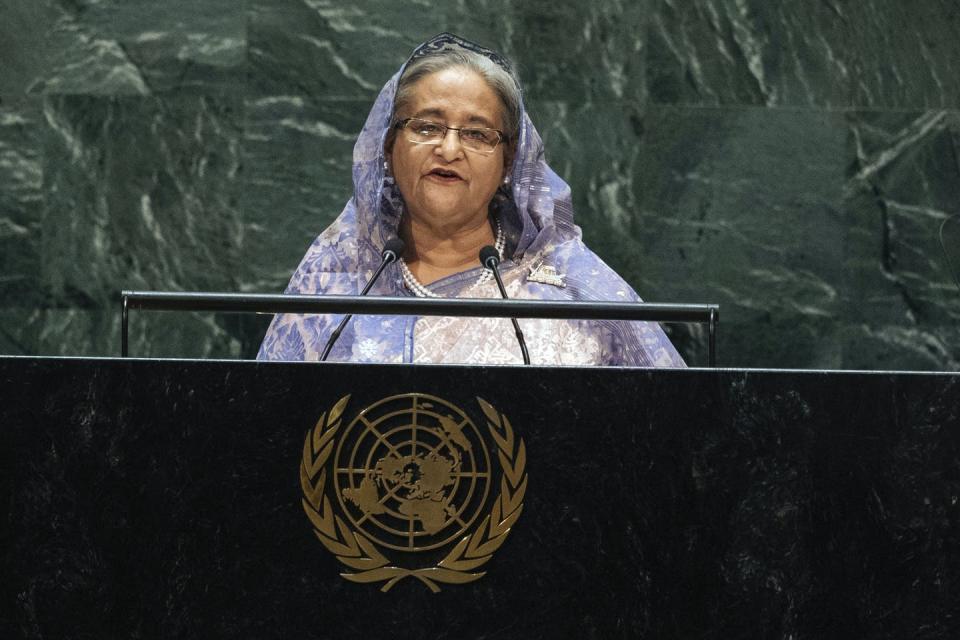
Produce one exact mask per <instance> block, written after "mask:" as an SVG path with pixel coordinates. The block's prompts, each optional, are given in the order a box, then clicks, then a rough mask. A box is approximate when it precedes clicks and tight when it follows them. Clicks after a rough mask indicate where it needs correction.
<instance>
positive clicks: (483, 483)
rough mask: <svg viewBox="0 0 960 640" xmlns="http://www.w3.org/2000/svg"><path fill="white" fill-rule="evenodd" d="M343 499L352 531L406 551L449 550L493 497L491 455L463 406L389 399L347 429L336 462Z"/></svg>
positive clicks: (413, 397) (424, 398) (420, 398)
mask: <svg viewBox="0 0 960 640" xmlns="http://www.w3.org/2000/svg"><path fill="white" fill-rule="evenodd" d="M334 458H335V460H334V464H335V470H334V478H335V487H336V494H337V497H338V499H339V502H340V506H341V508H342V510H343V513H344V514H345V515H346V516H347V518H348V519H349V520H350V522H351V523H352V524H353V526H354V527H355V528H356V529H357V530H359V531H361V532H362V533H363V534H364V535H365V536H367V537H368V538H369V539H370V540H372V541H373V542H375V543H377V544H380V545H383V546H384V547H388V548H391V549H397V550H402V551H424V550H429V549H436V548H438V547H442V546H444V545H447V544H449V543H451V542H452V541H454V540H455V539H457V538H458V537H459V536H461V535H463V534H464V532H466V531H467V530H468V529H469V528H470V526H471V525H472V523H473V522H474V521H475V520H476V518H477V516H478V514H479V513H480V512H481V511H482V508H483V506H484V504H485V503H486V500H487V496H488V494H489V492H490V485H491V467H490V454H489V452H488V449H487V446H486V442H485V440H484V438H483V435H482V433H481V432H480V431H479V430H478V429H477V427H476V425H475V424H474V423H473V421H472V420H471V419H470V418H469V417H468V416H467V415H466V414H465V413H464V412H463V411H462V410H461V409H459V408H458V407H456V406H454V405H452V404H450V403H448V402H446V401H445V400H442V399H440V398H437V397H435V396H430V395H426V394H419V393H411V394H405V395H402V396H392V397H389V398H385V399H383V400H381V401H379V402H377V403H375V404H373V405H370V406H369V407H367V408H366V409H365V410H364V411H363V412H362V413H360V414H359V415H358V416H357V417H356V418H355V419H354V420H353V421H352V422H351V423H350V424H349V425H348V426H347V427H346V430H345V431H344V433H343V436H342V437H341V439H340V440H339V444H338V446H337V450H336V455H335V456H334Z"/></svg>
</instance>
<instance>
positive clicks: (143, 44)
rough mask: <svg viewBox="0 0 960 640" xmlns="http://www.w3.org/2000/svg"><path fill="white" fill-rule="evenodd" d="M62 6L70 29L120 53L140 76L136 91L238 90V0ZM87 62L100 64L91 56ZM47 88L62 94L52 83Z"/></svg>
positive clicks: (241, 59) (91, 0)
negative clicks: (80, 32) (87, 34)
mask: <svg viewBox="0 0 960 640" xmlns="http://www.w3.org/2000/svg"><path fill="white" fill-rule="evenodd" d="M63 4H64V5H65V6H67V7H69V15H70V20H72V23H73V28H75V29H77V30H82V31H84V32H86V33H89V34H90V35H89V38H91V39H92V40H93V42H94V44H95V45H96V47H95V49H96V50H97V51H98V52H99V51H100V50H110V51H116V52H119V53H120V54H122V55H123V57H124V60H125V61H126V63H127V66H128V68H129V70H130V71H132V72H135V73H136V74H137V77H138V78H139V83H140V84H141V85H142V86H141V87H140V88H141V89H142V90H141V92H144V93H156V92H166V91H170V90H176V91H180V92H184V91H186V92H191V93H213V92H216V93H221V92H228V93H239V92H242V91H243V82H244V76H245V70H246V11H245V2H243V1H240V2H238V1H237V0H167V1H165V2H160V3H158V2H153V1H151V0H70V2H67V3H63ZM91 65H92V66H98V65H99V63H98V62H96V60H94V61H93V62H92V63H91ZM100 66H102V65H100ZM47 90H48V91H57V92H61V93H62V92H64V91H63V90H62V88H60V87H59V86H58V85H56V84H55V83H54V86H49V87H48V89H47ZM84 92H85V93H92V92H90V91H86V90H84Z"/></svg>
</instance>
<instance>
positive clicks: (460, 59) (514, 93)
mask: <svg viewBox="0 0 960 640" xmlns="http://www.w3.org/2000/svg"><path fill="white" fill-rule="evenodd" d="M452 67H464V68H466V69H470V70H471V71H474V72H476V74H477V75H479V76H480V77H481V78H483V79H484V80H485V81H486V83H487V85H489V87H490V88H491V89H493V92H494V93H495V94H497V97H498V98H500V104H501V105H502V107H503V111H502V114H501V115H502V118H501V120H502V121H503V132H504V134H505V135H506V136H507V142H508V144H511V145H512V144H515V143H516V140H517V135H518V134H519V132H520V104H521V97H520V81H519V80H518V79H517V77H516V76H515V75H514V74H513V73H512V72H511V71H508V70H507V69H504V68H503V67H501V66H500V65H498V64H497V63H496V62H494V61H493V60H491V59H490V58H488V57H486V56H484V55H482V54H479V53H477V52H475V51H471V50H469V49H465V48H463V47H459V46H447V47H446V48H444V49H442V50H440V51H437V52H436V53H430V54H428V55H425V56H423V57H421V58H417V59H416V60H414V61H413V62H411V63H410V64H409V65H407V68H406V69H404V71H403V75H402V76H401V77H400V81H399V82H398V84H397V93H396V97H395V98H394V100H393V116H394V117H396V115H397V112H398V111H400V110H401V109H402V108H403V107H405V106H406V105H407V104H409V102H410V101H411V100H412V98H413V86H414V85H415V84H416V83H417V82H419V81H420V80H422V79H423V78H425V77H426V76H428V75H430V74H432V73H436V72H438V71H443V70H445V69H450V68H452ZM390 142H392V136H390V137H389V138H388V146H389V143H390Z"/></svg>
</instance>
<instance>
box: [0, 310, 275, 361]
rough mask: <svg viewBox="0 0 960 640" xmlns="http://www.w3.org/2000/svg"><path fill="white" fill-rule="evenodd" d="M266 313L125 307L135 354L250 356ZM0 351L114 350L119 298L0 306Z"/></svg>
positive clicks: (78, 352)
mask: <svg viewBox="0 0 960 640" xmlns="http://www.w3.org/2000/svg"><path fill="white" fill-rule="evenodd" d="M269 321H270V317H269V316H259V315H253V314H242V315H241V314H200V313H182V312H178V313H172V312H152V311H151V312H147V311H131V312H130V324H129V341H130V342H129V353H130V356H131V357H135V358H148V357H149V358H241V359H249V358H254V357H255V356H256V354H257V350H258V349H259V348H260V341H261V339H262V338H263V334H264V332H265V331H266V329H267V324H269ZM0 355H18V356H20V355H42V356H89V357H106V356H111V357H117V356H119V355H120V304H119V302H118V303H117V304H115V305H112V306H110V307H109V308H103V309H80V308H46V309H44V308H27V307H21V308H14V309H9V308H5V309H0Z"/></svg>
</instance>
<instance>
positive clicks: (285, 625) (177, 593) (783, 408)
mask: <svg viewBox="0 0 960 640" xmlns="http://www.w3.org/2000/svg"><path fill="white" fill-rule="evenodd" d="M0 381H2V384H0V400H2V401H0V407H2V410H0V411H2V413H0V500H2V504H3V506H4V510H5V514H6V517H5V518H4V520H3V522H2V525H0V575H2V576H3V580H2V583H0V637H4V638H15V637H25V638H83V637H91V638H93V637H96V638H138V637H144V638H152V637H198V638H200V637H202V638H226V637H230V638H254V637H255V638H293V637H297V638H336V639H346V638H371V637H378V638H524V639H533V638H604V639H609V638H713V637H716V638H774V637H775V638H786V637H794V638H828V637H845V638H854V637H856V638H872V637H878V638H879V637H900V638H906V637H924V638H937V637H942V638H948V637H956V633H957V630H958V628H960V627H958V625H960V618H958V612H960V375H957V374H932V373H931V374H926V373H889V372H884V373H864V372H829V371H760V370H732V369H720V370H717V369H710V370H706V369H687V370H643V369H581V368H536V367H526V368H523V367H481V368H477V367H449V366H411V365H351V364H326V365H317V364H309V363H258V362H227V361H181V360H131V359H53V358H0ZM391 403H393V404H391ZM457 411H460V412H461V413H457ZM418 412H422V415H419V414H418V415H419V417H418V416H413V417H411V415H412V413H418ZM430 416H433V417H430ZM442 416H446V418H449V419H450V420H451V421H450V422H444V420H443V419H441V418H442ZM390 420H393V421H394V422H393V423H391V422H389V421H390ZM494 423H498V424H494ZM391 425H392V426H391ZM397 425H399V426H397ZM410 425H419V428H420V429H421V430H420V431H418V432H417V434H419V435H416V434H415V435H413V436H411V434H410V432H409V427H410ZM437 425H441V426H442V427H443V428H442V429H441V428H440V427H438V426H437ZM444 425H445V426H444ZM334 427H336V428H335V429H334ZM371 429H372V431H371ZM403 429H407V432H402V431H403ZM391 434H392V435H391ZM443 434H445V435H443ZM378 436H379V437H380V439H379V440H378ZM391 438H393V440H392V443H393V444H390V443H391ZM411 438H413V439H414V440H416V441H417V442H419V443H420V445H419V446H420V447H421V449H419V451H420V452H421V454H417V453H416V452H417V451H418V449H416V446H414V447H413V448H412V449H405V448H404V447H407V446H408V444H404V443H409V441H410V439H411ZM430 438H433V439H434V440H433V441H430ZM508 439H510V443H509V444H510V446H509V447H506V446H505V445H504V444H503V443H504V442H506V441H507V440H508ZM365 442H366V443H367V444H364V443H365ZM371 443H372V444H371ZM378 443H379V444H378ZM464 443H466V444H464ZM521 443H522V445H521ZM328 445H329V448H328ZM365 447H366V448H365ZM377 447H380V449H377ZM391 447H393V448H391ZM484 447H486V450H485V451H486V456H487V457H486V458H484V454H483V451H484ZM521 449H522V453H521ZM455 450H457V451H459V453H453V452H454V451H455ZM324 452H326V454H324ZM468 452H469V455H468ZM341 454H342V455H341ZM418 455H419V457H418ZM470 456H472V458H471V457H470ZM468 458H470V459H469V460H468ZM344 460H346V461H347V462H343V461H344ZM428 462H429V463H430V464H447V465H448V466H447V467H444V469H445V470H444V471H443V473H440V475H439V476H438V475H437V472H436V468H433V471H430V468H428ZM350 465H354V466H353V467H351V466H350ZM391 465H392V466H391ZM485 465H486V466H485ZM324 474H325V475H324ZM351 474H353V475H351ZM321 476H322V478H321ZM454 476H456V480H455V481H452V480H451V478H452V477H454ZM438 477H440V478H442V479H441V480H439V481H437V478H438ZM321 479H322V480H323V486H322V487H319V489H318V483H320V480H321ZM365 480H366V481H367V484H364V481H365ZM338 483H339V484H338ZM471 483H472V486H473V487H474V489H473V493H471V494H470V495H469V496H467V493H466V491H467V489H466V487H467V486H468V485H470V484H471ZM338 487H339V488H338ZM484 487H485V488H484ZM311 490H312V491H314V492H315V495H314V496H313V497H311V496H310V495H308V494H310V491H311ZM458 491H459V493H458ZM364 492H366V494H364ZM371 492H373V493H371ZM364 495H366V497H364ZM384 496H385V497H384ZM324 499H326V500H327V503H326V506H325V503H324ZM417 500H420V501H421V502H420V503H417V502H416V501H417ZM416 504H419V505H420V506H416ZM470 504H472V505H474V506H473V507H471V508H470V509H468V508H467V507H465V506H464V505H467V506H469V505H470ZM314 505H318V506H316V508H314ZM377 505H380V506H377ZM381 507H382V509H381ZM461 507H463V508H461ZM311 508H314V516H313V517H311V515H310V513H309V511H310V509H311ZM429 509H433V511H432V512H430V511H429ZM511 509H513V510H512V511H511ZM320 511H323V513H320V515H319V516H317V513H319V512H320ZM391 514H393V515H392V516H391ZM397 514H400V515H397ZM404 515H406V516H407V520H406V522H408V523H410V529H409V530H407V529H404V528H403V527H402V526H399V527H398V525H397V522H398V520H399V521H400V522H403V521H404V520H403V516H404ZM510 515H516V517H515V518H514V519H513V520H512V521H510V522H509V523H508V524H509V525H510V526H509V527H506V528H507V529H509V531H508V533H504V532H503V531H494V530H493V529H491V525H490V523H492V522H504V521H506V520H507V518H508V516H510ZM388 516H390V517H392V518H393V520H390V518H389V517H388ZM458 519H459V521H460V522H459V523H456V521H457V520H458ZM391 522H392V523H393V524H392V525H391ZM331 523H332V528H331V529H328V531H327V533H324V531H323V530H322V529H323V527H324V526H330V525H331ZM444 523H447V524H449V526H450V527H452V528H447V529H444V528H443V527H444V526H446V525H445V524H444ZM450 523H456V524H450ZM484 523H486V524H484ZM461 525H462V527H461ZM391 526H392V528H393V530H394V533H393V534H384V533H382V531H386V530H389V529H390V528H391ZM377 527H380V530H381V533H378V532H377V531H378V530H377ZM330 531H333V533H332V534H330ZM365 532H366V533H365ZM501 534H503V535H501ZM331 535H332V536H334V538H331V537H330V536H331ZM390 535H393V536H394V537H393V538H391V537H390ZM324 536H326V538H325V537H324ZM351 536H352V537H351ZM404 536H409V540H413V541H414V544H412V545H411V547H417V546H418V545H419V546H420V547H429V546H430V545H438V546H435V547H434V548H430V549H423V550H419V551H412V550H410V549H409V548H406V547H404V544H403V539H404ZM465 537H471V543H472V544H473V545H474V550H473V551H474V552H482V553H479V555H478V554H477V553H474V554H473V555H470V554H467V553H466V552H465V551H464V550H465V549H466V545H460V543H461V542H462V540H463V539H464V538H465ZM358 538H360V539H362V542H363V544H362V545H360V546H359V547H357V546H356V545H353V546H354V550H356V549H359V550H360V551H359V555H354V556H351V555H350V553H352V551H351V550H350V547H351V545H352V543H350V544H345V542H344V541H346V542H349V541H350V540H354V541H355V540H357V539H358ZM331 540H334V541H339V542H340V543H341V544H345V546H343V547H337V546H336V545H335V544H333V543H331ZM398 540H400V542H399V543H398V542H397V541H398ZM444 540H446V542H444ZM391 544H392V545H393V546H389V545H391ZM368 545H369V547H372V548H373V550H374V551H376V552H378V553H380V554H381V555H382V556H383V557H384V558H386V559H387V562H386V563H380V564H379V565H378V564H377V563H378V562H379V560H377V558H375V557H373V556H372V552H371V551H370V549H369V548H368ZM458 545H460V546H463V547H464V549H463V550H461V551H462V552H461V553H460V555H457V554H456V553H455V550H456V547H457V546H458ZM483 545H487V546H486V547H483ZM331 549H333V550H331ZM337 550H339V551H337ZM451 558H453V559H452V560H451ZM470 558H472V559H473V560H472V561H468V560H470ZM481 558H486V559H485V560H482V562H481V561H480V559H481ZM368 560H372V561H371V562H366V561H368ZM351 562H352V563H353V565H354V566H350V564H349V563H351ZM444 562H446V566H447V567H454V569H452V570H451V571H453V573H450V574H443V572H437V571H435V570H436V569H437V568H441V569H442V568H444V567H442V566H440V565H441V563H444ZM371 567H372V569H371ZM391 568H392V569H396V571H394V572H393V573H391V572H390V571H384V570H385V569H391ZM371 570H373V571H374V572H375V573H374V574H371V573H369V571H371ZM365 571H367V572H368V573H364V572H365ZM377 571H379V573H376V572H377ZM404 571H406V573H403V572H404ZM417 571H420V573H419V574H418V575H413V574H414V573H416V572H417ZM341 574H350V575H351V576H353V578H351V579H348V578H349V576H348V578H345V577H342V575H341ZM474 574H482V575H479V576H475V575H474ZM358 575H360V576H361V578H360V580H361V581H360V582H357V581H355V580H356V576H358ZM398 576H399V577H398ZM438 576H439V577H438ZM458 576H459V577H458ZM392 578H397V579H396V580H393V581H392V582H391V579H392ZM421 578H426V579H421ZM431 585H433V586H432V587H431ZM435 591H436V592H435Z"/></svg>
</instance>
